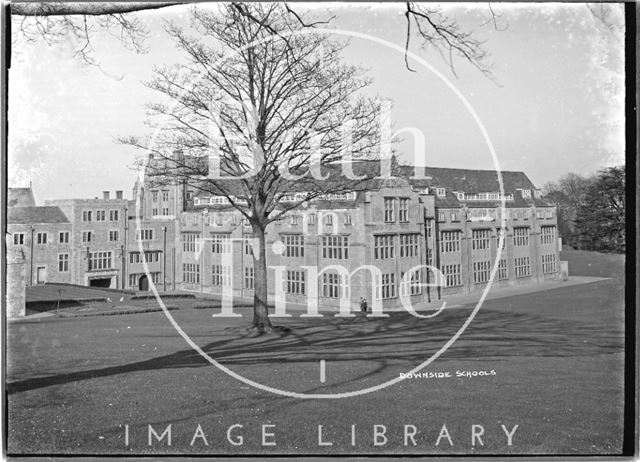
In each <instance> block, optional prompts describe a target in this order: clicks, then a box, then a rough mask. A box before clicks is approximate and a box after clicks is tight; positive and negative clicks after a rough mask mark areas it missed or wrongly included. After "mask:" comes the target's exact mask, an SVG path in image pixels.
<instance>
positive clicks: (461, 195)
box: [456, 192, 464, 201]
mask: <svg viewBox="0 0 640 462" xmlns="http://www.w3.org/2000/svg"><path fill="white" fill-rule="evenodd" d="M456 196H457V197H458V200H459V201H463V200H464V193H463V192H457V193H456Z"/></svg>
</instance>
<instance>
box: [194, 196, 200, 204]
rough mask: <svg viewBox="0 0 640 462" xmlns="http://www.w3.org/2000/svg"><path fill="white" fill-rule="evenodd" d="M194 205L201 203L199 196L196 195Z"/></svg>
mask: <svg viewBox="0 0 640 462" xmlns="http://www.w3.org/2000/svg"><path fill="white" fill-rule="evenodd" d="M193 205H200V198H199V197H196V198H195V199H194V200H193Z"/></svg>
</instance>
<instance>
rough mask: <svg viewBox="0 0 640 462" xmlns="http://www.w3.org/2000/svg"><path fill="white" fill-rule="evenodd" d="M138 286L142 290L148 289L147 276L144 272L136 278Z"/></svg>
mask: <svg viewBox="0 0 640 462" xmlns="http://www.w3.org/2000/svg"><path fill="white" fill-rule="evenodd" d="M138 288H139V289H140V290H144V291H148V290H149V278H147V275H146V274H143V275H142V276H140V279H139V280H138Z"/></svg>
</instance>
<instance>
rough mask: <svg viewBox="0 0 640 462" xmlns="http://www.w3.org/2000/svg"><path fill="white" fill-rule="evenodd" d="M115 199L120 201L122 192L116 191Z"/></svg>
mask: <svg viewBox="0 0 640 462" xmlns="http://www.w3.org/2000/svg"><path fill="white" fill-rule="evenodd" d="M116 199H119V200H122V191H116Z"/></svg>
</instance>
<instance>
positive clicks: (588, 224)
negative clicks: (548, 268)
mask: <svg viewBox="0 0 640 462" xmlns="http://www.w3.org/2000/svg"><path fill="white" fill-rule="evenodd" d="M544 195H545V198H546V199H547V200H549V201H551V202H552V203H554V204H555V205H556V206H557V208H558V232H559V235H560V237H562V240H563V243H564V244H566V245H569V246H571V247H573V248H576V249H582V250H598V251H603V252H618V253H623V252H624V251H625V226H626V225H625V223H626V221H625V169H624V166H617V167H609V168H605V169H602V170H600V171H599V172H598V173H596V174H594V175H591V176H581V175H578V174H576V173H568V174H566V175H564V176H562V177H561V178H560V179H559V180H558V181H557V182H549V183H547V184H546V185H545V186H544Z"/></svg>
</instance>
